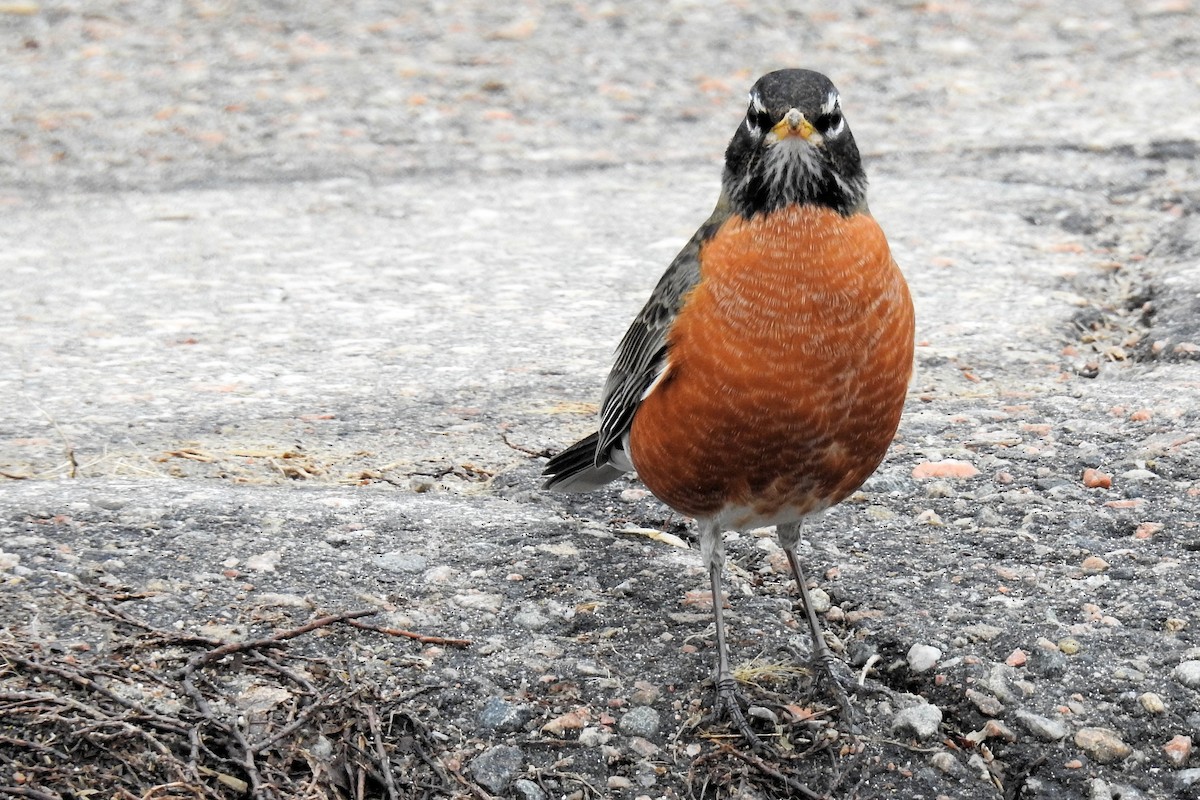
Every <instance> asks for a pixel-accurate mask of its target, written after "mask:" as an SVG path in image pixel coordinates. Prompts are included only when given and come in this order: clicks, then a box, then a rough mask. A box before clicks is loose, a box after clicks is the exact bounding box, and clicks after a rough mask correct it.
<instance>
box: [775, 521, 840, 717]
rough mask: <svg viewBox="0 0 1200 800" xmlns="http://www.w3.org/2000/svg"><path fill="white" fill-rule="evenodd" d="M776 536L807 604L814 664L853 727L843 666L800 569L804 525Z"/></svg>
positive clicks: (793, 525)
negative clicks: (823, 629) (828, 640)
mask: <svg viewBox="0 0 1200 800" xmlns="http://www.w3.org/2000/svg"><path fill="white" fill-rule="evenodd" d="M775 532H776V534H777V535H778V536H779V543H780V544H782V545H783V551H784V552H785V553H787V559H788V563H789V564H791V565H792V575H793V576H794V577H795V578H796V585H797V586H798V587H799V588H800V602H801V603H803V604H804V615H805V617H806V618H807V619H808V630H809V633H810V634H811V635H812V643H813V644H812V660H813V662H814V663H815V664H816V666H817V668H818V669H819V670H820V672H822V673H824V675H825V677H826V678H828V680H829V686H830V691H831V692H832V693H833V695H834V699H835V700H837V704H838V706H839V707H840V708H841V711H842V719H843V720H845V721H846V722H847V723H849V724H850V725H851V726H853V725H854V709H853V708H852V707H851V705H850V698H849V696H848V695H847V693H846V686H844V685H843V684H842V679H841V678H840V677H839V676H838V674H837V672H836V671H835V667H836V666H840V665H839V664H838V663H837V661H836V659H835V658H834V656H833V653H832V652H830V650H829V645H827V644H825V635H824V634H823V633H822V632H821V623H820V622H819V621H818V620H817V612H815V611H813V606H812V599H811V598H810V597H809V596H808V582H807V581H806V580H805V579H804V570H802V569H801V568H800V558H799V556H797V555H796V549H797V548H798V547H799V546H800V523H799V522H793V523H789V524H786V525H780V526H778V527H777V528H776V529H775Z"/></svg>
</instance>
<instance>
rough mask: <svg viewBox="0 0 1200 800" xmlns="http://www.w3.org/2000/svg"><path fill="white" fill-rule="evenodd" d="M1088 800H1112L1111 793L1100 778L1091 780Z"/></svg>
mask: <svg viewBox="0 0 1200 800" xmlns="http://www.w3.org/2000/svg"><path fill="white" fill-rule="evenodd" d="M1088 800H1113V796H1112V791H1111V790H1110V789H1109V788H1108V784H1107V783H1105V782H1104V780H1103V779H1102V778H1092V783H1091V786H1090V787H1089V791H1088Z"/></svg>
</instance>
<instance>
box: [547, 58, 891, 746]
mask: <svg viewBox="0 0 1200 800" xmlns="http://www.w3.org/2000/svg"><path fill="white" fill-rule="evenodd" d="M866 188H867V178H866V175H865V173H864V172H863V167H862V163H861V160H860V158H859V153H858V147H857V145H856V144H855V142H854V137H853V136H852V135H851V133H850V125H849V124H848V123H847V121H846V118H845V115H844V114H843V112H842V103H841V97H840V95H839V94H838V91H837V89H836V88H834V85H833V83H831V82H830V80H829V79H828V78H826V77H825V76H824V75H822V74H820V73H818V72H812V71H810V70H802V69H786V70H779V71H777V72H771V73H769V74H767V75H764V76H763V77H762V78H760V79H759V80H758V81H757V82H756V83H755V84H754V87H753V88H752V89H751V90H750V106H749V108H748V109H747V110H746V116H745V118H744V119H743V120H742V121H741V123H740V124H739V125H738V129H737V132H736V133H735V134H734V135H733V138H732V139H731V140H730V142H729V147H728V148H727V149H726V151H725V169H724V174H723V175H722V179H721V196H720V198H719V199H718V201H717V205H716V208H715V209H714V210H713V212H712V215H711V216H710V217H709V218H708V220H707V221H705V222H704V224H703V225H701V226H700V229H699V230H698V231H696V234H695V235H694V236H693V237H692V238H691V241H689V242H688V243H687V245H686V246H685V247H684V248H683V250H682V251H681V252H680V253H679V255H677V256H676V257H675V260H674V261H672V262H671V265H670V266H669V267H668V268H667V271H666V272H665V273H664V274H663V276H662V278H661V279H660V280H659V282H658V285H657V287H656V288H655V289H654V292H653V293H652V294H651V295H650V299H649V301H648V302H647V303H646V305H645V307H644V308H643V309H642V311H641V313H640V314H638V316H637V318H636V319H635V320H634V321H633V324H632V325H630V327H629V330H628V331H627V332H626V334H625V337H624V338H623V339H622V340H621V343H620V345H619V346H618V347H617V352H616V360H615V364H614V366H613V368H612V371H611V373H609V376H608V380H607V382H606V383H605V385H604V392H603V396H602V398H601V402H600V423H599V430H598V431H597V432H596V433H593V434H592V435H591V436H588V437H587V438H585V439H583V440H581V441H579V442H576V443H575V444H573V445H571V446H570V447H568V448H567V449H566V450H564V451H563V452H561V453H559V454H558V455H557V456H555V457H554V458H552V459H550V462H549V463H548V464H547V466H546V470H545V474H546V476H547V480H546V483H545V486H546V488H548V489H555V490H559V491H565V492H583V491H589V490H591V489H596V488H598V487H600V486H603V485H604V484H606V483H608V482H610V481H612V480H614V479H615V478H617V477H618V476H620V475H622V474H623V473H626V472H631V471H635V470H636V472H637V475H638V477H639V478H640V479H641V480H642V482H643V483H644V484H645V485H646V487H647V488H649V489H650V491H651V492H653V493H654V494H655V496H657V497H658V498H659V499H661V500H662V501H663V502H664V503H666V504H667V505H668V506H670V507H671V508H672V509H674V510H675V511H677V512H679V513H681V514H684V515H686V516H689V517H693V518H694V519H695V520H696V524H697V527H698V529H699V538H700V552H701V556H702V558H703V560H704V562H705V564H706V565H707V567H708V573H709V581H710V584H711V588H712V601H713V602H712V607H713V618H714V623H715V626H716V638H717V669H716V690H717V704H716V707H715V710H716V713H717V714H721V713H724V714H726V715H727V717H728V718H729V720H730V721H731V722H733V723H734V725H735V726H736V727H737V728H738V730H739V731H740V732H741V733H742V734H743V735H744V736H746V737H747V738H748V739H749V740H750V741H751V742H752V743H755V742H756V741H757V740H756V738H755V737H754V734H753V732H752V731H751V730H750V728H749V726H748V725H747V724H746V721H745V718H744V716H743V714H742V711H741V708H740V706H739V704H738V690H737V685H736V683H735V681H734V679H733V675H732V673H731V671H730V667H729V652H728V648H727V646H726V639H725V625H724V622H723V620H722V611H721V606H722V599H721V598H722V595H721V571H722V568H723V566H724V561H725V556H724V544H723V539H722V534H723V532H724V531H729V530H737V531H744V530H748V529H753V528H759V527H766V526H772V525H773V526H775V529H776V534H777V536H778V537H779V543H780V544H781V545H782V547H783V550H784V552H785V553H786V554H787V560H788V563H789V564H790V565H791V569H792V573H793V575H794V577H795V579H796V584H797V586H798V587H799V590H800V597H801V600H802V602H803V605H804V611H805V615H806V617H807V621H808V626H809V629H810V632H811V634H812V639H813V658H814V661H816V662H818V664H819V665H820V666H821V667H822V668H823V671H824V673H825V675H827V676H830V677H834V673H833V666H834V662H833V655H832V653H831V652H830V651H829V647H828V645H826V643H825V639H824V637H823V635H822V633H821V629H820V624H819V623H818V622H817V618H816V615H815V613H814V612H813V609H812V602H811V601H810V599H809V594H808V588H807V584H806V582H805V578H804V573H803V571H802V570H801V567H800V560H799V557H798V553H797V550H798V545H799V543H800V530H801V525H802V524H803V522H804V520H806V519H808V518H810V517H813V516H815V515H817V514H819V513H820V512H822V511H824V510H825V509H827V508H829V507H830V506H833V505H835V504H836V503H839V502H841V501H842V500H844V499H846V497H847V496H849V495H850V494H851V493H852V492H854V491H855V490H856V489H857V488H858V487H859V486H860V485H862V483H863V481H864V480H866V479H867V477H868V476H869V475H870V474H871V473H872V472H874V471H875V469H876V467H878V466H879V463H880V462H881V461H882V460H883V457H884V454H885V453H886V451H887V449H888V445H889V444H890V443H891V441H892V438H893V437H894V436H895V433H896V428H897V426H898V425H899V422H900V413H901V409H902V408H903V405H904V398H905V394H906V392H907V388H908V382H909V378H910V376H911V373H912V361H913V306H912V300H911V298H910V297H909V293H908V286H907V284H906V283H905V281H904V277H903V275H901V273H900V270H899V268H898V267H897V266H896V262H895V261H894V260H893V258H892V255H891V251H890V249H889V248H888V243H887V240H886V238H885V237H884V234H883V231H882V230H881V229H880V227H879V225H878V223H876V221H875V219H874V218H873V217H872V216H871V213H870V211H869V210H868V208H867V199H866ZM833 689H834V692H835V694H836V695H837V697H838V701H839V703H840V705H841V707H842V709H843V712H844V715H846V716H849V715H850V714H851V709H850V707H849V703H848V701H847V699H846V695H845V692H844V690H843V689H841V688H840V687H839V686H838V684H837V681H836V680H834V683H833Z"/></svg>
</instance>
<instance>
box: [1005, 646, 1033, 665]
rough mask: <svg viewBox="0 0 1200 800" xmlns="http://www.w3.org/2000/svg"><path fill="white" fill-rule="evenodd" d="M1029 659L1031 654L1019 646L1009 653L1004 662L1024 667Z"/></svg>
mask: <svg viewBox="0 0 1200 800" xmlns="http://www.w3.org/2000/svg"><path fill="white" fill-rule="evenodd" d="M1028 660H1029V654H1028V653H1026V652H1025V651H1024V650H1022V649H1021V648H1019V647H1018V648H1017V649H1016V650H1013V651H1012V652H1011V653H1009V654H1008V658H1006V659H1004V663H1005V664H1008V665H1009V666H1010V667H1023V666H1025V662H1026V661H1028Z"/></svg>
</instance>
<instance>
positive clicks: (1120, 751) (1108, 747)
mask: <svg viewBox="0 0 1200 800" xmlns="http://www.w3.org/2000/svg"><path fill="white" fill-rule="evenodd" d="M1075 746H1076V747H1078V748H1079V749H1080V750H1082V751H1083V752H1085V753H1087V755H1088V757H1089V758H1091V759H1092V760H1093V761H1095V762H1096V763H1097V764H1111V763H1113V762H1114V761H1120V760H1121V759H1123V758H1125V757H1126V756H1128V755H1129V754H1130V753H1132V752H1133V748H1132V747H1130V746H1129V745H1127V744H1125V742H1123V741H1121V737H1120V736H1119V735H1117V732H1116V731H1113V730H1109V729H1108V728H1080V729H1079V730H1078V731H1076V732H1075Z"/></svg>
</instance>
